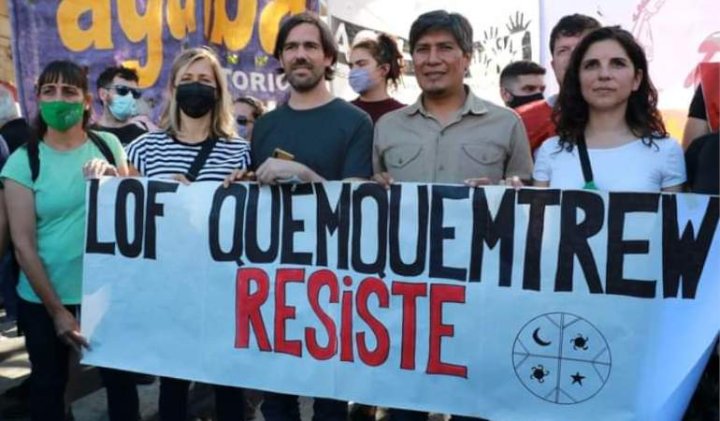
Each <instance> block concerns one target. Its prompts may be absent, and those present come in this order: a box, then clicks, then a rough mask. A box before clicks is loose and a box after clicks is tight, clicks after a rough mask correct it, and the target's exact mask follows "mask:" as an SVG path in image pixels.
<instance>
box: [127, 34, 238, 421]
mask: <svg viewBox="0 0 720 421" xmlns="http://www.w3.org/2000/svg"><path fill="white" fill-rule="evenodd" d="M171 72H172V73H171V76H170V80H169V86H168V95H167V98H168V99H167V104H166V107H165V110H164V112H163V115H162V118H161V121H160V128H161V131H158V132H152V133H147V134H145V135H143V136H141V137H139V138H137V139H136V140H135V141H133V142H132V143H131V144H130V145H129V146H128V160H129V162H130V174H132V175H143V176H146V177H162V178H170V179H174V180H177V181H179V182H181V183H183V184H189V183H190V182H193V181H224V180H225V179H226V178H228V177H229V176H230V175H231V174H232V173H233V172H235V171H236V170H244V169H245V168H247V167H248V166H249V164H250V145H249V143H248V142H247V141H245V140H243V139H241V138H239V137H237V134H236V133H235V119H234V118H233V113H232V101H231V98H230V93H229V92H228V88H227V81H226V77H225V75H224V73H223V71H222V68H221V66H220V62H219V60H218V58H217V56H216V55H215V53H213V52H212V51H211V50H210V49H209V48H206V47H200V48H192V49H188V50H185V51H183V52H181V53H180V54H179V55H178V56H177V57H176V58H175V61H174V62H173V65H172V69H171ZM180 304H181V305H184V304H182V303H180ZM192 304H193V303H187V305H188V306H191V305H192ZM189 386H190V382H189V381H187V380H181V379H174V378H169V377H161V379H160V402H159V412H160V420H161V421H185V420H186V419H187V396H188V388H189ZM214 389H215V408H216V412H217V419H218V420H219V421H227V420H232V421H237V420H242V419H244V406H245V400H244V398H243V391H242V389H240V388H234V387H229V386H220V385H216V386H214Z"/></svg>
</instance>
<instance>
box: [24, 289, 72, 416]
mask: <svg viewBox="0 0 720 421" xmlns="http://www.w3.org/2000/svg"><path fill="white" fill-rule="evenodd" d="M18 304H19V305H18V317H19V318H18V323H19V324H20V326H21V328H22V329H23V330H24V331H25V347H26V348H27V351H28V356H29V357H30V364H31V366H32V368H31V371H30V418H31V419H32V420H33V421H58V420H63V419H65V386H66V385H67V381H68V366H69V362H70V360H69V358H70V347H69V346H68V345H65V344H64V343H63V342H62V341H61V340H60V339H58V336H57V335H56V334H55V325H54V323H53V320H52V318H51V317H50V314H49V313H48V312H47V310H46V309H45V306H44V305H42V304H35V303H30V302H28V301H25V300H23V299H20V301H19V303H18ZM66 308H67V309H68V310H69V311H70V312H71V313H73V314H77V310H78V306H66Z"/></svg>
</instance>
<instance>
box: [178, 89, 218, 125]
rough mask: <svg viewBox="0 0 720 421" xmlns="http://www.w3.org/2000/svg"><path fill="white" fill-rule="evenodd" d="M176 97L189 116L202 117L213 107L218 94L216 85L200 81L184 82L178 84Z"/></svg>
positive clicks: (183, 110)
mask: <svg viewBox="0 0 720 421" xmlns="http://www.w3.org/2000/svg"><path fill="white" fill-rule="evenodd" d="M175 99H176V100H177V103H178V106H179V107H180V109H181V110H182V112H184V113H185V114H187V116H188V117H191V118H200V117H202V116H204V115H205V114H207V113H209V112H210V110H212V109H213V107H214V106H215V102H217V94H216V92H215V87H214V86H208V85H205V84H203V83H200V82H192V83H183V84H181V85H178V87H177V93H176V94H175Z"/></svg>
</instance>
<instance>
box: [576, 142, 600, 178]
mask: <svg viewBox="0 0 720 421" xmlns="http://www.w3.org/2000/svg"><path fill="white" fill-rule="evenodd" d="M577 148H578V153H579V154H580V166H581V167H582V172H583V178H584V179H585V185H584V186H583V189H587V190H597V186H596V185H595V180H594V179H593V172H592V165H590V155H588V150H587V143H586V142H585V136H584V135H583V136H580V139H578V142H577Z"/></svg>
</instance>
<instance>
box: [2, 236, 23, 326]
mask: <svg viewBox="0 0 720 421" xmlns="http://www.w3.org/2000/svg"><path fill="white" fill-rule="evenodd" d="M19 276H20V268H19V267H18V264H17V262H16V261H15V259H14V258H13V251H12V247H10V250H8V252H7V253H5V256H2V257H1V258H0V294H2V298H3V305H4V306H5V316H6V317H7V318H8V319H9V320H17V317H18V300H19V299H20V298H18V295H17V291H16V288H17V284H18V277H19Z"/></svg>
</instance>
